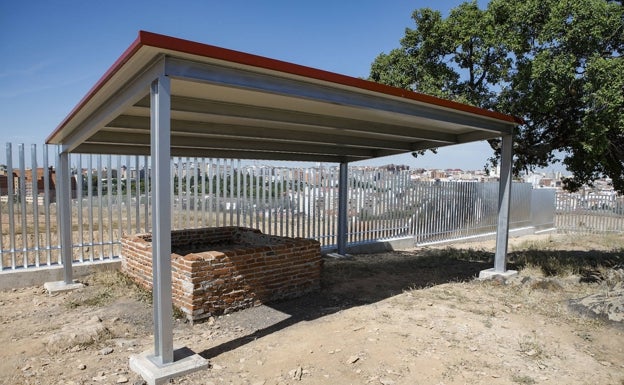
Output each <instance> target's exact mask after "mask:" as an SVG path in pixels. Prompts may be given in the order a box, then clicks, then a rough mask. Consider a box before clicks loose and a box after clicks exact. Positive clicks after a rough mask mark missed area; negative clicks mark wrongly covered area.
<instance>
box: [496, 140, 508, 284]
mask: <svg viewBox="0 0 624 385" xmlns="http://www.w3.org/2000/svg"><path fill="white" fill-rule="evenodd" d="M502 145H503V148H502V151H501V167H500V184H499V191H498V226H497V228H496V254H495V256H494V271H495V272H497V273H503V272H505V270H506V269H507V245H508V241H509V211H510V206H511V179H512V167H511V166H512V160H513V136H512V135H505V136H503V137H502Z"/></svg>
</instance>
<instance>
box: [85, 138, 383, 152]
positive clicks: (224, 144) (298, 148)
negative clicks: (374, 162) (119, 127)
mask: <svg viewBox="0 0 624 385" xmlns="http://www.w3.org/2000/svg"><path fill="white" fill-rule="evenodd" d="M85 142H86V143H97V144H104V143H109V144H110V145H114V144H125V145H146V146H149V144H150V137H149V135H143V134H128V133H126V134H123V135H121V137H120V135H118V134H117V133H115V132H110V131H101V132H98V133H96V134H95V135H93V136H92V137H91V138H89V139H88V140H87V141H85ZM171 146H172V147H190V148H199V147H201V148H206V149H223V150H234V151H238V150H251V151H276V152H277V151H282V152H294V153H302V154H323V155H331V154H336V155H340V156H343V155H345V156H358V157H363V158H366V157H372V156H374V154H375V152H374V151H372V150H370V149H362V148H355V147H349V146H342V145H337V144H311V143H305V145H303V144H302V143H294V142H277V141H273V140H271V141H266V140H254V139H251V140H250V139H242V138H238V139H223V138H222V139H211V138H206V140H199V139H198V138H197V137H189V136H179V135H175V134H174V133H172V135H171Z"/></svg>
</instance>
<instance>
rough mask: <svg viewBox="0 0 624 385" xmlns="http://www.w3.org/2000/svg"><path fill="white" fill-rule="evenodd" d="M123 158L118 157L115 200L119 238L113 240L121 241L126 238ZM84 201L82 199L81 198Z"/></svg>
mask: <svg viewBox="0 0 624 385" xmlns="http://www.w3.org/2000/svg"><path fill="white" fill-rule="evenodd" d="M121 167H122V164H121V156H119V155H118V156H117V194H116V199H115V204H116V205H117V226H115V228H116V229H117V237H116V238H113V239H118V240H121V238H122V237H123V236H124V234H123V217H122V208H121V206H122V203H123V195H122V191H123V190H122V183H123V181H122V175H121ZM81 200H82V198H81ZM117 249H118V252H119V253H118V255H120V254H121V252H120V250H119V247H118V248H117Z"/></svg>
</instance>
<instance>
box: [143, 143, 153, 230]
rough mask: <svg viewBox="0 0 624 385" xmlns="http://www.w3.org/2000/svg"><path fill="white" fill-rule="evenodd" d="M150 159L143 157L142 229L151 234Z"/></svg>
mask: <svg viewBox="0 0 624 385" xmlns="http://www.w3.org/2000/svg"><path fill="white" fill-rule="evenodd" d="M149 160H150V157H149V156H147V155H145V156H144V157H143V186H144V188H143V190H144V193H145V202H144V203H143V212H144V215H143V227H144V228H145V232H151V231H152V228H151V223H152V221H151V217H150V214H149V211H150V207H151V205H150V191H151V188H152V187H151V186H152V178H151V175H152V173H151V171H150V170H151V166H150V164H149Z"/></svg>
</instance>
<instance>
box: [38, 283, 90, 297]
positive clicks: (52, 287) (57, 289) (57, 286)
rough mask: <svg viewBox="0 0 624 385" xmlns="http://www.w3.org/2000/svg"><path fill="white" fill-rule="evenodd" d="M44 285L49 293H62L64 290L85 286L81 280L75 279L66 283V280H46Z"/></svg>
mask: <svg viewBox="0 0 624 385" xmlns="http://www.w3.org/2000/svg"><path fill="white" fill-rule="evenodd" d="M43 287H44V288H45V289H46V290H47V292H48V293H49V294H53V293H62V292H64V291H72V290H76V289H80V288H82V287H84V285H83V284H82V283H80V282H77V281H74V282H73V283H65V281H54V282H46V283H44V284H43Z"/></svg>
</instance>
